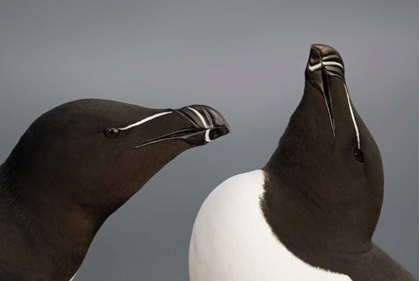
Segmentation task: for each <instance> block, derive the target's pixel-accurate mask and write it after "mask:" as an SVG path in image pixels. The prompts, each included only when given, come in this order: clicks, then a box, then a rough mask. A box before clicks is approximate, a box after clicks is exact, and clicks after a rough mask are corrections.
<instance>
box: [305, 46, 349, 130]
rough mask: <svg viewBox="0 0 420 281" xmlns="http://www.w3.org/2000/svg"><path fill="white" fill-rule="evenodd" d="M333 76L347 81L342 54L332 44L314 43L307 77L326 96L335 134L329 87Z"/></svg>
mask: <svg viewBox="0 0 420 281" xmlns="http://www.w3.org/2000/svg"><path fill="white" fill-rule="evenodd" d="M332 76H334V77H337V78H339V79H342V80H343V82H344V83H345V78H344V63H343V59H342V58H341V56H340V54H339V53H338V52H337V51H336V50H335V49H334V48H332V47H330V46H326V45H321V44H314V45H312V46H311V51H310V54H309V59H308V64H307V66H306V70H305V79H306V81H307V82H308V83H309V84H311V85H312V86H313V87H315V88H317V89H318V90H319V91H321V93H322V95H323V96H324V99H325V104H326V106H327V110H328V115H329V118H330V124H331V129H332V132H333V135H334V136H335V121H334V114H333V104H332V99H331V93H330V88H329V79H330V77H332Z"/></svg>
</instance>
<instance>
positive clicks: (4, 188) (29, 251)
mask: <svg viewBox="0 0 420 281" xmlns="http://www.w3.org/2000/svg"><path fill="white" fill-rule="evenodd" d="M50 188H51V187H47V186H43V187H42V188H41V187H40V186H39V185H37V184H36V183H34V182H31V184H30V185H28V184H27V183H25V181H24V179H23V180H19V179H16V177H15V175H13V174H11V173H8V169H7V167H5V165H4V164H3V165H2V166H0V192H1V202H0V207H1V209H0V211H1V213H0V224H1V225H0V227H2V228H3V229H8V230H9V231H8V232H9V234H10V235H8V236H7V237H4V236H3V237H2V239H1V240H0V245H1V246H5V247H6V246H7V245H9V246H7V247H8V249H9V251H10V252H11V254H12V255H13V256H15V257H17V260H18V261H20V260H22V261H24V262H22V263H19V262H15V263H13V264H14V265H16V266H21V267H22V268H16V270H18V272H28V274H31V276H40V279H42V280H69V279H70V278H71V277H72V276H73V275H74V273H75V272H76V271H77V269H78V268H79V266H80V265H81V263H82V261H83V259H84V257H85V255H86V253H87V250H88V248H89V246H90V244H91V242H92V240H93V238H94V236H95V234H96V233H97V231H98V230H99V228H100V226H101V225H102V223H103V222H104V221H105V218H106V217H105V216H104V217H102V218H98V216H97V215H96V214H95V213H94V212H92V210H88V209H84V208H82V207H81V206H78V205H77V204H74V203H72V201H71V200H63V199H61V197H52V196H51V195H50V194H49V193H47V192H39V191H45V190H49V189H50ZM1 246H0V248H2V247H1ZM34 260H36V263H34V262H33V261H34ZM25 261H26V262H25ZM6 262H7V261H4V260H1V259H0V268H1V266H2V263H3V264H5V263H6ZM51 277H53V279H50V278H51ZM62 278H63V279H62ZM31 280H32V279H31Z"/></svg>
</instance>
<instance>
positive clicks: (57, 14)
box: [0, 0, 419, 281]
mask: <svg viewBox="0 0 420 281" xmlns="http://www.w3.org/2000/svg"><path fill="white" fill-rule="evenodd" d="M418 35H419V31H418V1H415V0H413V1H388V0H387V1H384V0H378V1H362V0H358V1H349V0H346V1H337V0H334V1H325V0H324V1H309V0H308V1H296V0H294V1H278V0H276V1H274V0H273V1H240V0H227V1H226V0H225V1H221V0H211V1H210V0H209V1H188V0H181V1H170V0H147V1H130V0H119V1H116V0H115V1H105V0H102V1H99V0H97V1H87V0H83V1H82V0H81V1H78V0H76V1H57V0H50V1H48V0H38V1H20V0H10V1H5V0H0V127H1V134H0V139H1V147H0V161H1V162H2V161H3V160H4V159H5V158H6V157H7V156H8V154H9V152H10V151H11V149H12V148H13V146H14V145H15V144H16V142H17V141H18V139H19V137H20V136H21V135H22V133H23V132H24V131H25V129H26V128H27V127H28V126H29V124H30V123H31V122H32V121H33V120H34V119H35V118H36V117H38V116H39V115H40V114H42V113H43V112H45V111H47V110H49V109H50V108H52V107H54V106H56V105H58V104H61V103H64V102H66V101H70V100H74V99H78V98H85V97H98V98H107V99H114V100H119V101H124V102H129V103H136V104H140V105H143V106H148V107H161V108H164V107H174V108H177V107H181V106H184V105H189V104H192V103H201V104H207V105H210V106H213V107H215V108H217V109H218V110H219V111H220V112H221V113H222V114H223V115H224V116H225V117H226V119H227V120H228V122H229V123H230V125H231V127H232V129H233V133H232V134H231V135H229V136H226V137H224V138H222V139H219V140H218V141H216V142H214V143H211V144H209V145H207V146H205V147H201V148H197V149H193V150H189V151H187V152H186V153H184V154H182V155H180V156H179V157H178V158H176V159H175V160H174V161H173V162H171V163H170V164H169V165H167V166H166V167H165V168H164V169H163V170H162V171H161V172H160V173H159V174H157V175H156V176H155V177H154V178H153V179H152V180H151V181H150V182H149V183H148V184H147V185H146V186H145V187H144V188H143V189H142V190H141V191H140V192H139V193H138V194H137V195H136V196H134V197H133V198H132V199H131V200H130V201H129V202H128V203H127V204H126V205H124V206H123V207H122V208H121V209H120V210H119V211H118V212H116V213H115V214H114V215H112V216H111V217H110V218H109V219H108V220H107V222H106V223H105V224H104V226H103V227H102V229H101V230H100V232H99V233H98V235H97V236H96V238H95V240H94V242H93V244H92V246H91V248H90V251H89V254H88V255H87V257H86V259H85V261H84V263H83V265H82V267H81V269H80V270H79V273H78V276H77V278H76V281H77V280H101V281H106V280H116V281H118V280H123V281H125V280H154V281H161V280H179V281H181V280H187V278H188V277H187V276H188V269H187V253H188V244H189V238H190V232H191V228H192V225H193V222H194V218H195V215H196V213H197V212H198V209H199V207H200V205H201V203H202V202H203V200H204V199H205V197H206V196H207V195H208V194H209V192H210V191H211V190H212V189H213V188H215V187H216V186H217V185H218V184H219V183H221V182H222V181H223V180H225V179H226V178H228V177H230V176H233V175H235V174H238V173H242V172H247V171H250V170H253V169H256V168H259V167H261V166H262V165H264V164H265V163H266V161H267V160H268V158H269V156H270V155H271V153H272V152H273V151H274V149H275V147H276V144H277V141H278V139H279V137H280V135H281V134H282V133H283V131H284V129H285V127H286V125H287V122H288V119H289V117H290V115H291V114H292V112H293V111H294V109H295V107H296V106H297V104H298V102H299V101H300V98H301V95H302V92H303V86H304V76H303V72H304V68H305V65H306V62H307V57H308V54H309V46H310V44H312V43H325V44H329V45H332V46H334V47H335V48H336V49H338V50H339V52H340V53H341V54H342V56H343V58H344V62H345V64H346V76H347V82H348V87H349V91H350V95H351V97H352V99H353V102H354V104H355V106H356V108H357V110H358V111H359V113H360V115H361V116H362V118H363V119H364V121H365V123H366V124H367V125H368V127H369V129H370V131H371V133H372V134H373V136H374V137H375V139H376V141H377V143H378V145H379V148H380V150H381V152H382V157H383V162H384V167H385V180H386V194H385V202H384V206H383V209H382V215H381V218H380V222H379V225H378V227H377V230H376V233H375V237H374V238H375V241H376V242H377V243H378V244H379V245H381V246H382V247H383V248H384V249H385V250H386V251H387V252H388V253H390V255H391V256H393V257H394V258H395V259H396V260H397V261H399V262H400V263H402V264H403V265H404V266H405V267H407V268H408V269H409V270H410V271H411V272H413V273H414V274H415V275H416V276H418V246H419V244H418V242H419V241H418V221H419V217H418V202H419V201H418V198H419V194H418V188H419V185H418V171H419V166H418V158H417V156H418V142H419V139H418V104H419V103H418V101H419V100H418V98H419V92H418V75H419V73H418V48H419V45H418V42H419V41H418V40H419V37H418Z"/></svg>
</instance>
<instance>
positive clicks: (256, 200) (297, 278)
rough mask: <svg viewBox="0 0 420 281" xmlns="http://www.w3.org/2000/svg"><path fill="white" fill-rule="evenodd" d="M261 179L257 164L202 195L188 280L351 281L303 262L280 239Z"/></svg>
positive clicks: (191, 249) (262, 177)
mask: <svg viewBox="0 0 420 281" xmlns="http://www.w3.org/2000/svg"><path fill="white" fill-rule="evenodd" d="M263 184H264V172H263V171H262V170H256V171H252V172H249V173H245V174H241V175H237V176H235V177H232V178H230V179H228V180H226V181H225V182H223V183H222V184H221V185H219V186H218V187H217V188H216V189H215V190H214V191H213V192H212V193H211V194H210V195H209V196H208V197H207V199H206V200H205V201H204V203H203V205H202V206H201V209H200V211H199V213H198V215H197V218H196V221H195V223H194V228H193V232H192V237H191V242H190V252H189V270H190V281H253V280H258V281H271V280H274V281H279V280H287V281H302V280H314V281H318V280H322V281H351V279H350V278H349V277H348V276H346V275H342V274H338V273H332V272H329V271H326V270H323V269H320V268H316V267H313V266H311V265H309V264H307V263H305V262H304V261H302V260H300V259H299V258H297V257H296V256H295V255H293V254H292V253H291V252H290V251H288V250H287V249H286V247H285V246H283V245H282V244H281V243H280V242H279V240H278V239H277V238H276V237H275V236H274V234H273V233H272V231H271V229H270V227H269V225H268V224H267V222H266V221H265V219H264V216H263V213H262V211H261V208H260V200H261V197H262V195H263V193H264V188H263ZM309 235H310V234H309Z"/></svg>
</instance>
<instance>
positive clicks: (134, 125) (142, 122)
mask: <svg viewBox="0 0 420 281" xmlns="http://www.w3.org/2000/svg"><path fill="white" fill-rule="evenodd" d="M172 112H173V111H165V112H161V113H158V114H155V115H152V116H149V117H147V118H144V119H142V120H140V121H138V122H136V123H133V124H131V125H128V126H126V127H124V128H118V130H121V131H124V130H128V129H131V128H133V127H137V126H140V125H141V124H144V123H146V122H149V121H150V120H153V119H155V118H158V117H160V116H163V115H167V114H171V113H172Z"/></svg>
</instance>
